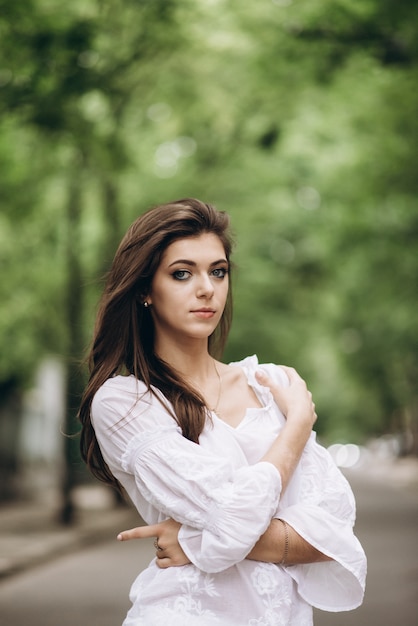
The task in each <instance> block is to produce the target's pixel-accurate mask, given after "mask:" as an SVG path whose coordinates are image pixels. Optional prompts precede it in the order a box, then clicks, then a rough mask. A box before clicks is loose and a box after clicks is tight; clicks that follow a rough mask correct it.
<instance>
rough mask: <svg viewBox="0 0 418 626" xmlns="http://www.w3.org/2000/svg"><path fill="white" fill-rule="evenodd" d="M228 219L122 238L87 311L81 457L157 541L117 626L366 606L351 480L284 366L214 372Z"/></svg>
mask: <svg viewBox="0 0 418 626" xmlns="http://www.w3.org/2000/svg"><path fill="white" fill-rule="evenodd" d="M230 253H231V239H230V234H229V219H228V216H227V215H226V214H225V213H224V212H220V211H217V210H215V209H214V208H213V207H212V206H210V205H208V204H205V203H203V202H200V201H198V200H195V199H184V200H179V201H176V202H173V203H169V204H165V205H162V206H158V207H155V208H153V209H151V210H150V211H148V212H146V213H145V214H144V215H142V216H140V217H139V218H138V219H137V220H136V221H135V222H134V224H132V226H131V227H130V228H129V230H128V232H127V233H126V235H125V237H124V238H123V240H122V242H121V244H120V246H119V248H118V250H117V252H116V256H115V259H114V261H113V265H112V268H111V270H110V273H109V276H108V279H107V284H106V287H105V291H104V294H103V297H102V301H101V305H100V308H99V311H98V316H97V323H96V328H95V332H94V340H93V346H92V350H91V355H90V370H91V375H90V380H89V384H88V387H87V389H86V392H85V395H84V397H83V400H82V405H81V409H80V419H81V422H82V424H83V429H82V441H81V450H82V454H83V457H84V459H85V460H86V462H87V463H88V465H89V467H90V468H91V470H92V471H93V473H94V474H95V475H96V476H97V477H98V478H99V479H101V480H104V481H105V482H107V483H109V484H111V485H114V486H116V487H118V488H121V487H123V489H124V490H125V491H126V492H127V493H128V495H129V497H130V498H131V500H132V501H133V503H134V505H135V506H136V508H137V510H138V512H139V513H140V515H141V517H142V518H143V519H144V520H145V522H146V523H147V524H149V525H151V526H149V527H148V528H147V527H142V528H138V529H134V530H132V531H126V532H125V533H121V535H120V536H119V538H120V539H129V538H131V537H143V536H156V537H157V540H156V541H155V544H154V545H155V547H156V558H155V559H153V561H152V562H151V563H150V565H149V566H148V568H146V569H145V570H144V571H143V572H142V573H141V574H140V575H139V576H138V578H137V580H136V581H135V582H134V584H133V586H132V589H131V596H130V597H131V600H132V608H131V609H130V611H129V613H128V615H127V617H126V620H125V621H124V626H159V625H160V624H161V625H162V624H164V626H167V625H168V624H169V625H170V626H188V625H193V626H195V625H196V626H215V625H218V626H219V625H220V626H244V625H245V626H275V625H277V626H279V625H280V626H311V624H312V606H317V607H319V608H322V609H324V610H329V611H340V610H349V609H353V608H355V607H356V606H358V605H359V604H360V603H361V601H362V597H363V592H364V581H365V569H366V564H365V556H364V552H363V550H362V548H361V546H360V544H359V542H358V540H357V539H356V538H355V536H354V535H353V525H354V518H355V505H354V500H353V496H352V492H351V490H350V487H349V485H348V483H347V482H346V480H345V479H344V478H343V476H342V475H341V473H340V472H339V470H338V469H337V468H336V467H335V465H334V464H333V462H332V460H331V459H330V457H329V455H328V453H327V452H326V450H325V449H324V448H322V447H320V446H319V445H318V444H317V443H316V442H315V435H314V433H313V432H312V426H313V424H314V422H315V420H316V414H315V407H314V404H313V402H312V397H311V394H310V393H309V392H308V390H307V389H306V385H305V383H304V381H303V380H302V379H301V378H300V377H299V376H298V374H297V373H296V372H295V371H294V370H293V369H291V368H287V367H278V366H275V365H259V364H258V362H257V358H256V357H255V356H252V357H248V358H246V359H244V360H243V361H241V362H239V363H231V364H229V365H226V364H223V363H222V362H220V361H219V360H218V358H219V356H220V354H221V353H222V349H223V347H224V344H225V341H226V339H227V335H228V331H229V327H230V320H231V291H230V284H229V283H230V273H231V261H230Z"/></svg>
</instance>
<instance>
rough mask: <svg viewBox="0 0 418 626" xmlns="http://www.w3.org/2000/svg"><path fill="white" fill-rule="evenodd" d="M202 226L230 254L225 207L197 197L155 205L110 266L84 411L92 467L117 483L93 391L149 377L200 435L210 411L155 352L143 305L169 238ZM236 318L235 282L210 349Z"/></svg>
mask: <svg viewBox="0 0 418 626" xmlns="http://www.w3.org/2000/svg"><path fill="white" fill-rule="evenodd" d="M202 233H214V234H215V235H217V236H218V237H219V239H220V240H221V242H222V244H223V247H224V250H225V255H226V258H227V260H228V262H230V254H231V248H232V240H231V235H230V232H229V217H228V215H227V214H226V213H225V212H223V211H217V210H216V209H215V208H214V207H213V206H211V205H210V204H206V203H204V202H201V201H200V200H196V199H194V198H185V199H183V200H177V201H175V202H170V203H168V204H163V205H160V206H156V207H154V208H152V209H150V210H148V211H147V212H146V213H144V214H143V215H141V216H140V217H138V219H137V220H136V221H135V222H134V223H133V224H132V225H131V226H130V228H129V229H128V231H127V233H126V234H125V236H124V238H123V239H122V241H121V243H120V245H119V247H118V249H117V251H116V254H115V258H114V260H113V263H112V266H111V269H110V271H109V273H108V276H107V280H106V284H105V289H104V292H103V295H102V298H101V301H100V303H99V309H98V313H97V318H96V324H95V329H94V334H93V341H92V347H91V350H90V353H89V357H88V362H89V370H90V378H89V382H88V385H87V388H86V390H85V392H84V395H83V398H82V401H81V406H80V411H79V418H80V421H81V423H82V430H81V442H80V449H81V455H82V457H83V459H84V461H85V462H86V463H87V465H88V467H89V468H90V470H91V471H92V473H93V474H94V475H95V476H96V477H97V478H98V479H100V480H102V481H104V482H106V483H109V484H111V485H113V486H116V487H117V488H119V487H120V486H119V483H118V481H117V480H116V479H115V478H114V476H113V475H112V473H111V472H110V470H109V468H108V466H107V464H106V463H105V461H104V459H103V456H102V454H101V451H100V448H99V445H98V442H97V439H96V435H95V432H94V428H93V426H92V423H91V418H90V411H91V404H92V401H93V397H94V395H95V393H96V392H97V391H98V389H99V388H100V387H101V386H102V385H103V383H104V382H105V381H106V380H107V379H108V378H111V377H112V376H115V375H116V374H133V375H134V376H135V377H136V378H137V379H139V380H142V381H143V382H144V383H145V385H146V386H147V388H148V389H149V390H151V385H152V386H154V387H156V388H158V389H159V390H160V391H161V392H162V393H163V395H164V396H165V398H167V400H168V401H169V402H170V403H171V404H172V406H173V409H174V414H173V418H174V419H175V420H176V421H177V423H178V424H179V426H180V427H181V429H182V433H183V436H184V437H187V438H188V439H190V440H191V441H194V442H196V443H198V440H199V435H200V433H201V432H202V430H203V427H204V424H205V419H206V416H207V407H206V405H205V402H204V400H203V398H202V397H201V396H200V395H199V394H198V393H195V392H194V391H193V390H191V389H190V388H189V387H188V386H187V385H186V384H185V382H184V381H183V380H182V378H181V376H180V375H179V374H178V373H177V372H176V371H175V370H174V369H173V368H171V367H170V366H169V365H168V363H166V362H164V361H162V359H160V358H159V357H158V356H157V355H156V354H155V352H154V326H153V321H152V315H151V313H150V311H149V308H147V307H144V298H145V297H146V296H147V295H148V293H149V290H150V288H151V282H152V279H153V276H154V274H155V272H156V270H157V268H158V266H159V264H160V261H161V257H162V255H163V253H164V251H165V250H166V248H167V246H169V245H170V244H171V243H173V241H175V240H177V239H181V238H184V237H195V236H198V235H200V234H202ZM231 318H232V296H231V289H229V293H228V298H227V302H226V306H225V310H224V312H223V315H222V317H221V320H220V322H219V324H218V326H217V328H216V330H215V332H214V333H213V334H212V335H211V336H210V337H209V352H210V353H211V354H212V356H214V357H219V356H220V355H221V354H222V351H223V348H224V346H225V343H226V340H227V337H228V333H229V329H230V325H231ZM151 391H152V390H151Z"/></svg>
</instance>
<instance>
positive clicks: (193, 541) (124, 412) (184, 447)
mask: <svg viewBox="0 0 418 626" xmlns="http://www.w3.org/2000/svg"><path fill="white" fill-rule="evenodd" d="M92 421H93V425H94V428H95V431H96V436H97V438H98V441H99V445H100V447H101V450H102V454H103V456H104V458H105V460H106V462H107V463H108V465H109V467H110V469H111V470H112V471H113V472H114V473H115V475H117V477H118V478H119V479H120V480H121V481H122V483H123V480H124V479H123V475H125V476H127V477H133V479H134V481H135V486H136V489H137V490H138V491H139V492H140V493H141V495H142V497H143V498H144V499H145V500H146V501H147V502H148V503H149V504H151V505H152V506H153V507H155V508H156V509H157V510H158V511H160V512H161V513H162V514H163V515H165V516H167V517H171V518H173V519H175V520H176V521H178V522H180V523H181V524H182V525H184V526H183V527H182V532H183V533H184V534H185V535H188V541H187V556H188V557H189V559H190V560H191V561H192V562H193V563H194V564H195V565H196V566H197V567H198V568H200V569H202V570H203V571H206V572H219V571H222V570H224V569H226V568H227V567H230V566H231V565H234V564H235V563H238V562H239V561H242V560H243V559H244V558H245V556H246V554H248V552H249V551H250V549H251V548H252V546H253V545H254V544H255V543H256V541H257V540H258V538H259V537H260V536H261V535H262V534H263V533H264V532H265V530H266V528H267V527H268V525H269V523H270V520H271V518H272V517H273V515H274V511H275V510H276V508H277V503H278V499H279V497H280V491H281V478H280V474H279V472H278V471H277V469H276V468H275V467H274V466H273V465H272V464H270V463H266V462H260V463H257V464H255V465H252V466H248V465H247V466H242V467H234V465H233V463H232V462H231V461H230V459H228V458H227V456H226V455H225V456H223V457H222V456H219V457H218V456H214V455H213V454H211V453H210V452H208V451H206V450H204V449H203V448H202V447H201V446H199V445H198V444H195V443H193V442H191V441H189V440H188V439H186V438H184V437H183V436H182V434H181V431H180V428H179V427H178V426H177V425H176V423H175V421H174V419H173V418H172V417H171V416H170V415H169V413H168V412H167V410H166V409H165V408H164V407H163V406H162V404H160V403H159V402H158V400H156V399H155V397H153V396H151V394H148V397H147V396H146V394H142V396H141V395H139V396H138V394H137V397H136V398H135V397H134V394H131V395H130V394H128V393H123V394H121V393H120V392H119V390H118V388H117V384H116V382H115V381H114V380H111V381H108V382H107V383H105V385H103V386H102V388H101V389H100V390H99V391H98V392H97V394H96V396H95V398H94V401H93V405H92ZM182 545H183V544H182Z"/></svg>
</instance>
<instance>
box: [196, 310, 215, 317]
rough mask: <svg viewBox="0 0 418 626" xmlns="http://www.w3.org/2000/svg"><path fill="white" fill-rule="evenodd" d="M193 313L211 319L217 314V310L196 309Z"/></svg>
mask: <svg viewBox="0 0 418 626" xmlns="http://www.w3.org/2000/svg"><path fill="white" fill-rule="evenodd" d="M192 313H193V314H194V315H196V316H197V317H200V318H202V319H210V318H211V317H213V316H214V315H215V311H214V310H213V309H196V310H194V311H192Z"/></svg>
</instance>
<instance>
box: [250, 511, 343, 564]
mask: <svg viewBox="0 0 418 626" xmlns="http://www.w3.org/2000/svg"><path fill="white" fill-rule="evenodd" d="M246 558H247V559H250V560H253V561H264V562H265V563H281V564H282V565H299V564H301V563H320V562H322V561H331V560H332V559H330V558H329V557H328V556H326V555H325V554H323V553H322V552H320V551H319V550H317V549H316V548H314V547H313V546H311V545H310V544H309V543H308V542H307V541H305V539H303V537H301V536H300V535H299V534H298V533H297V532H296V531H295V530H294V529H293V528H292V527H291V526H289V524H287V522H283V520H281V519H273V520H271V523H270V526H269V527H268V528H267V530H266V532H265V533H264V535H261V537H260V539H259V540H258V541H257V543H256V544H255V546H254V548H253V549H252V550H251V552H249V554H247V557H246Z"/></svg>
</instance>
